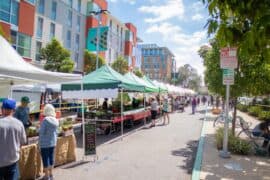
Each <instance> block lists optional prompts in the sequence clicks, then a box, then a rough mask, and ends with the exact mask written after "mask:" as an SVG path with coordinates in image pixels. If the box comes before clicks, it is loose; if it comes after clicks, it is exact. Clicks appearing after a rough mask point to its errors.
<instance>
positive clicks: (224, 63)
mask: <svg viewBox="0 0 270 180" xmlns="http://www.w3.org/2000/svg"><path fill="white" fill-rule="evenodd" d="M237 65H238V61H237V48H228V47H227V48H222V49H221V50H220V67H221V68H222V69H235V68H237Z"/></svg>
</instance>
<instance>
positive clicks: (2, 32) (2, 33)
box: [0, 25, 5, 37]
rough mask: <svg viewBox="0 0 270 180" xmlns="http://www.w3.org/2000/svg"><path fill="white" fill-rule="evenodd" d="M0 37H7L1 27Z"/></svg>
mask: <svg viewBox="0 0 270 180" xmlns="http://www.w3.org/2000/svg"><path fill="white" fill-rule="evenodd" d="M0 36H3V37H5V32H4V31H3V29H2V26H1V25H0Z"/></svg>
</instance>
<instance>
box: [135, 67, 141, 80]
mask: <svg viewBox="0 0 270 180" xmlns="http://www.w3.org/2000/svg"><path fill="white" fill-rule="evenodd" d="M134 74H135V75H136V76H138V77H140V78H142V77H143V73H142V71H141V70H140V69H138V68H136V69H135V71H134Z"/></svg>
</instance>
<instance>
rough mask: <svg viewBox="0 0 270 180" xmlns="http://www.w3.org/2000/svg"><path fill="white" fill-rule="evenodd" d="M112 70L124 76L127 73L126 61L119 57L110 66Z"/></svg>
mask: <svg viewBox="0 0 270 180" xmlns="http://www.w3.org/2000/svg"><path fill="white" fill-rule="evenodd" d="M112 68H113V69H114V70H115V71H117V72H119V73H120V74H123V75H124V74H126V73H127V72H128V61H127V60H126V59H125V58H123V57H122V56H119V57H118V58H117V59H116V60H115V61H114V62H113V64H112Z"/></svg>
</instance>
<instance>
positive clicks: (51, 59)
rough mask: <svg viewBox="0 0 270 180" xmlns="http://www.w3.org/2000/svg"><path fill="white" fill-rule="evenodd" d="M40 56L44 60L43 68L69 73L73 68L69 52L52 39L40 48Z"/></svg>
mask: <svg viewBox="0 0 270 180" xmlns="http://www.w3.org/2000/svg"><path fill="white" fill-rule="evenodd" d="M41 57H42V59H44V60H46V64H45V66H44V68H45V69H46V70H49V71H56V72H67V73H70V72H72V71H73V69H74V62H73V61H72V60H71V59H70V52H69V51H68V50H67V49H65V48H64V47H63V46H62V45H61V44H60V42H59V41H57V40H56V39H52V41H51V42H50V43H49V44H47V45H46V47H45V48H42V49H41Z"/></svg>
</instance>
